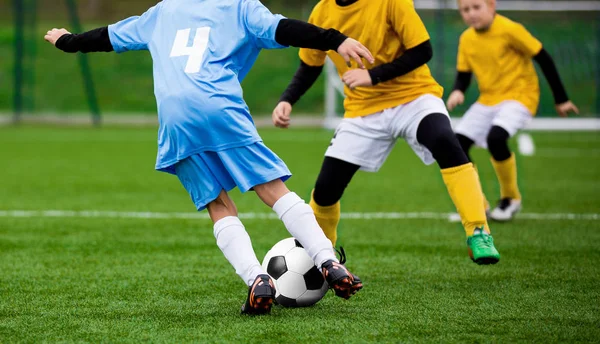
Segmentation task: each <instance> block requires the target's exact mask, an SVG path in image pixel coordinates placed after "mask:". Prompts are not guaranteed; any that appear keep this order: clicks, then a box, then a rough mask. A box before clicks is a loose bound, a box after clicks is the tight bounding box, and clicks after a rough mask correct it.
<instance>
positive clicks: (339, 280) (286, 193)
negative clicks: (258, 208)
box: [254, 179, 362, 299]
mask: <svg viewBox="0 0 600 344" xmlns="http://www.w3.org/2000/svg"><path fill="white" fill-rule="evenodd" d="M254 191H256V194H257V195H258V197H260V199H261V200H262V201H263V202H264V203H265V204H266V205H268V206H269V207H271V208H272V209H273V210H274V211H275V213H277V216H279V218H280V219H281V220H282V221H283V223H284V225H285V227H286V228H287V230H288V232H290V234H291V235H292V236H293V237H294V238H296V240H298V241H299V242H300V244H301V245H302V246H303V247H304V249H305V250H306V252H307V253H308V255H309V256H310V257H311V258H312V259H313V261H314V262H315V264H316V265H317V267H318V268H319V269H321V270H322V271H323V275H324V277H325V278H326V279H327V283H328V284H329V287H330V288H332V289H334V291H335V293H336V295H338V296H340V297H343V298H346V299H347V298H350V296H352V295H353V294H355V293H356V292H357V291H358V290H360V289H361V288H362V283H354V278H355V276H354V275H353V274H352V273H351V272H350V271H348V269H347V268H346V267H345V266H344V265H342V264H340V263H339V260H338V259H337V258H336V256H335V252H334V250H333V247H332V245H331V241H329V239H327V237H326V236H325V234H324V233H323V230H322V229H321V227H319V224H318V223H317V219H316V218H315V215H314V212H313V210H312V209H311V207H310V206H309V205H308V204H306V202H305V201H304V200H303V199H302V198H300V197H299V196H298V195H297V194H296V193H294V192H291V191H290V190H289V189H288V188H287V187H286V186H285V184H284V183H283V181H282V180H281V179H275V180H272V181H269V182H266V183H262V184H259V185H256V186H254Z"/></svg>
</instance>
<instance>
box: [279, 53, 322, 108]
mask: <svg viewBox="0 0 600 344" xmlns="http://www.w3.org/2000/svg"><path fill="white" fill-rule="evenodd" d="M322 71H323V66H318V67H313V66H309V65H307V64H306V63H304V62H303V61H300V66H299V67H298V70H296V74H294V77H293V78H292V81H290V84H289V85H288V87H287V88H286V89H285V91H284V92H283V94H282V95H281V97H280V98H279V101H280V102H288V103H290V104H292V105H294V104H295V103H296V102H297V101H298V100H299V99H300V97H302V95H304V93H306V91H308V89H309V88H310V87H311V86H312V85H313V84H314V83H315V81H317V79H318V78H319V75H321V72H322Z"/></svg>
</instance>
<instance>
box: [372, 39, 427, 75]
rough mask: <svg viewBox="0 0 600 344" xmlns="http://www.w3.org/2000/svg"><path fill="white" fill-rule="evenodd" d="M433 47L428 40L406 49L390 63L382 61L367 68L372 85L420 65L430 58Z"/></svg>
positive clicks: (406, 72) (410, 70)
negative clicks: (380, 63) (375, 65)
mask: <svg viewBox="0 0 600 344" xmlns="http://www.w3.org/2000/svg"><path fill="white" fill-rule="evenodd" d="M432 57H433V49H432V47H431V42H430V41H429V40H427V41H425V42H423V43H421V44H419V45H417V46H416V47H414V48H410V49H408V50H406V51H405V52H404V53H403V54H402V55H401V56H400V57H398V58H397V59H395V60H394V61H392V62H390V63H384V64H382V65H379V66H377V67H374V68H372V69H370V70H369V76H370V77H371V80H372V81H373V85H377V84H378V83H380V82H386V81H389V80H392V79H395V78H397V77H399V76H402V75H404V74H408V73H410V72H412V71H413V70H415V69H417V68H419V67H421V66H422V65H424V64H426V63H427V62H429V61H430V60H431V58H432Z"/></svg>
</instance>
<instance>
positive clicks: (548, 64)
mask: <svg viewBox="0 0 600 344" xmlns="http://www.w3.org/2000/svg"><path fill="white" fill-rule="evenodd" d="M508 35H509V38H510V43H511V46H512V47H513V48H514V49H516V50H517V51H519V52H520V53H522V54H524V55H525V56H529V57H531V58H533V59H534V60H535V61H536V62H537V63H538V64H539V65H540V67H541V69H542V72H543V73H544V76H545V77H546V80H548V83H549V84H550V88H551V89H552V94H553V95H554V101H555V103H556V111H557V112H558V114H559V115H560V116H562V117H564V116H567V114H568V113H569V112H575V113H579V109H577V107H576V106H575V105H574V104H573V103H572V102H571V101H570V100H569V97H568V96H567V92H566V91H565V88H564V86H563V84H562V82H561V80H560V76H559V75H558V70H557V69H556V65H555V64H554V61H553V60H552V58H551V57H550V55H549V54H548V52H546V50H545V49H544V47H543V46H542V42H540V41H539V40H538V39H537V38H535V37H534V36H533V35H532V34H531V33H530V32H529V31H527V29H526V28H525V27H524V26H523V25H521V24H517V23H514V25H512V26H510V27H509V31H508Z"/></svg>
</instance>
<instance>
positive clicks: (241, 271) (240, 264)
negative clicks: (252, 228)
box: [214, 216, 266, 286]
mask: <svg viewBox="0 0 600 344" xmlns="http://www.w3.org/2000/svg"><path fill="white" fill-rule="evenodd" d="M214 234H215V238H216V239H217V245H218V246H219V248H220V249H221V251H222V252H223V254H224V255H225V258H227V260H228V261H229V263H231V265H233V268H234V269H235V272H236V273H237V274H238V275H239V276H240V277H241V278H242V279H243V280H244V282H245V283H246V284H247V285H248V286H251V285H252V283H254V280H255V279H256V276H258V275H260V274H265V273H266V272H265V270H264V269H263V268H262V266H261V265H260V263H259V262H258V259H257V258H256V254H255V253H254V249H253V248H252V242H251V241H250V236H249V235H248V233H247V232H246V229H245V228H244V225H243V224H242V221H240V219H239V218H237V217H235V216H227V217H224V218H222V219H221V220H219V221H217V222H215V226H214Z"/></svg>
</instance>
